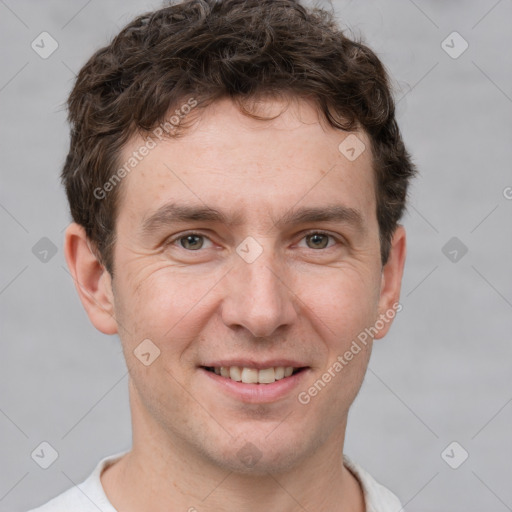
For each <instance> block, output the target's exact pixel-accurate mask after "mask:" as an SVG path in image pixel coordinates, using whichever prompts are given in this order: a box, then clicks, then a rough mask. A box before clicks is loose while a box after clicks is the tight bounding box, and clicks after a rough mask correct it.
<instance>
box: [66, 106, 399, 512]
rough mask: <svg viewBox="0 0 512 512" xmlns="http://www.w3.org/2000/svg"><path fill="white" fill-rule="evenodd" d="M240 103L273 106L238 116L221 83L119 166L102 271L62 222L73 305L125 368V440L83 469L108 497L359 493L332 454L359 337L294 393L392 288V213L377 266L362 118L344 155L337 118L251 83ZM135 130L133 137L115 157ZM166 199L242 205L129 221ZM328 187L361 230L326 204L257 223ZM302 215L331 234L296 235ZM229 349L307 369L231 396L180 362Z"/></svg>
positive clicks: (127, 502)
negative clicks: (154, 225)
mask: <svg viewBox="0 0 512 512" xmlns="http://www.w3.org/2000/svg"><path fill="white" fill-rule="evenodd" d="M258 108H260V109H261V111H258V113H260V114H262V115H265V116H267V115H276V114H278V113H280V112H281V114H280V115H279V116H278V117H277V118H276V119H274V120H272V121H261V120H254V119H251V118H249V117H246V116H244V115H243V114H242V113H240V111H239V110H238V109H237V108H236V106H235V104H234V103H232V102H231V101H230V100H228V99H225V100H220V101H217V102H216V103H214V104H213V105H211V106H209V107H208V108H207V109H205V110H203V111H201V113H200V115H199V114H198V115H196V116H195V122H194V124H193V125H192V126H191V127H190V128H188V129H187V132H186V134H185V135H184V136H183V137H182V138H180V139H176V140H166V141H163V142H160V143H159V144H158V145H157V147H156V148H154V149H153V150H152V151H150V153H149V154H148V155H147V156H146V157H145V158H144V159H143V160H142V161H141V162H140V163H139V164H138V166H137V167H136V169H134V170H133V171H132V172H131V173H130V174H129V175H128V176H127V177H126V178H124V181H123V183H122V187H123V194H122V201H121V207H120V211H119V213H118V219H117V224H116V231H117V242H116V246H115V249H114V277H113V278H112V277H111V275H110V274H109V273H108V272H107V271H106V270H105V269H104V267H103V266H102V265H101V263H100V262H99V261H98V259H97V258H96V257H95V256H94V252H93V251H91V249H90V244H89V243H88V241H87V239H86V237H85V234H84V230H83V228H82V227H81V226H79V225H77V224H71V225H70V226H69V227H68V229H67V231H66V240H65V254H66V259H67V262H68V265H69V268H70V271H71V273H72V275H73V277H74V279H75V282H76V286H77V290H78V293H79V295H80V298H81V301H82V303H83V305H84V308H85V310H86V311H87V314H88V316H89V318H90V320H91V322H92V323H93V325H94V326H95V327H96V328H97V329H99V330H100V331H101V332H103V333H106V334H115V333H118V334H119V336H120V339H121V342H122V346H123V351H124V355H125V358H126V362H127V366H128V369H129V377H130V378H129V391H130V406H131V412H132V428H133V449H132V451H131V452H130V453H129V454H127V455H126V456H124V457H123V458H122V459H121V460H120V461H119V462H117V463H116V464H114V465H112V466H110V467H109V468H108V469H107V470H106V471H104V472H103V474H102V476H101V482H102V484H103V487H104V489H105V492H106V494H107V496H108V498H109V499H110V501H111V502H112V504H113V505H114V507H115V508H117V509H118V510H123V511H124V512H132V511H134V512H135V511H139V512H140V511H142V510H152V511H155V512H159V511H162V512H163V511H166V512H168V511H169V509H170V508H171V509H172V510H183V511H187V510H189V511H190V512H193V511H194V510H197V511H200V512H203V511H205V512H208V511H220V510H222V511H235V510H244V511H247V512H252V511H255V512H256V511H257V512H259V511H261V510H279V511H282V512H292V511H297V510H309V511H330V512H332V511H342V510H343V511H355V512H362V511H364V510H365V508H364V507H365V504H364V498H363V494H362V490H361V487H360V485H359V483H358V481H357V479H356V478H355V477H354V475H352V473H351V472H350V471H349V470H348V469H347V468H346V467H344V466H343V461H342V453H343V445H344V437H345V430H346V424H347V415H348V411H349V408H350V406H351V404H352V402H353V401H354V399H355V397H356V395H357V393H358V391H359V389H360V387H361V384H362V381H363V378H364V375H365V372H366V369H367V365H368V360H369V357H370V354H371V347H372V343H371V341H370V342H369V343H368V345H367V346H366V347H363V350H361V352H359V353H358V354H357V355H355V356H354V358H353V359H352V360H351V361H350V363H349V364H347V365H346V366H345V367H344V368H343V370H342V371H341V372H339V373H337V374H336V377H335V378H333V379H332V380H331V382H329V383H328V384H327V385H326V386H325V387H324V388H323V389H322V390H321V392H319V393H318V394H317V396H315V397H314V398H312V399H311V401H310V402H309V403H308V404H301V403H300V402H299V401H298V400H297V394H298V393H299V392H300V391H304V390H307V389H308V388H309V387H310V386H311V385H312V384H313V383H314V382H315V381H316V380H317V379H319V378H321V376H322V374H324V373H325V372H326V371H327V369H328V368H329V367H332V365H333V363H334V361H336V358H337V357H338V356H339V355H343V354H344V353H345V352H346V351H347V350H348V349H349V347H350V345H351V343H352V341H353V340H354V339H356V338H357V335H358V334H359V333H360V332H361V331H363V330H364V329H365V328H367V327H370V326H373V325H374V324H375V322H376V321H377V320H378V319H379V315H381V314H384V313H385V312H386V311H388V310H391V309H392V308H393V304H395V305H396V303H397V302H398V300H399V296H400V285H401V279H402V273H403V267H404V262H405V255H406V237H405V230H404V228H403V227H402V226H398V228H397V229H396V231H395V234H394V237H393V239H392V247H391V251H390V257H389V259H388V262H387V263H386V265H385V266H384V267H382V265H381V261H380V245H379V231H378V223H377V217H376V199H375V185H374V175H373V170H372V164H371V154H370V153H371V152H370V150H369V148H370V142H369V140H368V138H367V137H366V135H365V134H364V133H358V134H357V136H358V137H359V138H360V139H361V140H362V141H364V143H365V145H366V148H367V150H366V151H364V152H363V153H362V154H361V155H360V156H359V157H358V158H357V159H356V160H355V161H353V162H351V161H349V160H348V159H347V158H346V157H345V156H344V155H343V154H342V153H341V152H340V151H339V150H338V146H339V144H340V142H342V141H343V140H344V138H345V137H346V136H347V133H346V132H343V131H341V130H337V129H334V128H332V127H330V126H328V125H327V124H326V123H325V122H324V121H323V120H321V119H320V117H319V115H318V113H317V110H316V109H315V107H314V105H313V104H311V103H309V102H308V101H306V100H303V99H300V100H299V99H292V101H291V102H289V103H288V104H285V103H283V101H282V100H279V101H278V100H276V99H267V100H265V101H262V102H261V104H260V105H259V107H258ZM198 110H199V109H198ZM189 115H193V114H192V113H191V114H189ZM142 143H143V140H142V139H140V138H134V139H133V140H132V141H131V142H130V144H129V145H127V146H126V148H125V155H124V156H126V157H128V156H129V155H130V154H131V152H132V151H134V150H135V149H136V148H138V147H140V145H141V144H142ZM167 202H179V203H182V204H189V205H199V206H204V205H208V206H210V207H212V208H216V209H218V210H222V211H225V212H226V213H227V214H230V213H238V214H241V215H242V217H241V221H240V222H239V223H238V224H234V225H224V224H221V223H218V222H211V221H208V222H205V221H194V222H186V223H179V224H178V223H169V224H166V225H164V226H162V227H161V229H159V230H158V232H155V233H152V234H150V235H147V234H146V235H143V234H142V232H141V226H142V222H143V220H144V219H147V218H148V217H149V216H150V215H151V214H152V213H153V212H154V211H155V210H156V209H157V208H158V207H159V206H161V205H163V204H165V203H167ZM334 204H335V205H344V206H346V207H350V208H354V209H356V210H358V211H359V212H360V214H361V216H362V219H363V227H364V229H358V228H357V227H356V226H355V225H351V224H348V223H345V222H339V221H336V222H332V221H330V222H326V221H322V222H313V223H308V224H297V225H288V226H280V225H278V224H275V222H276V221H277V220H278V219H280V218H282V216H283V215H284V214H285V213H287V212H289V211H290V210H292V209H293V208H298V207H302V206H314V207H324V206H326V205H334ZM189 230H193V231H194V232H196V233H198V234H199V235H204V236H205V238H201V237H199V238H198V239H193V242H195V245H193V247H197V246H198V245H199V246H200V245H201V242H202V243H203V245H202V247H200V248H199V249H195V250H194V249H191V248H190V245H187V243H186V242H187V240H186V239H185V240H184V239H183V238H181V239H180V238H179V237H177V236H176V235H181V236H184V235H183V234H184V233H185V234H186V233H187V231H189ZM311 230H312V231H313V232H314V230H322V231H327V232H328V233H329V234H330V235H332V236H334V237H337V238H338V239H339V240H337V239H336V238H330V237H327V239H324V238H323V237H320V240H318V238H314V237H313V238H312V237H308V236H306V235H305V232H306V231H307V232H310V231H311ZM248 236H251V237H253V238H254V239H255V240H257V241H258V243H259V244H260V245H261V247H262V249H263V252H262V253H261V255H260V256H259V257H258V258H257V259H256V260H255V261H254V262H252V263H247V262H246V261H245V260H244V259H242V258H241V257H240V256H239V255H238V254H237V252H236V248H237V246H238V245H239V244H240V243H241V242H242V241H243V240H244V239H245V238H246V237H248ZM170 239H172V240H171V241H170V243H168V244H167V245H166V242H169V240H170ZM326 240H327V241H328V244H327V247H325V248H324V246H323V245H322V244H323V243H324V242H325V241H326ZM183 243H185V247H183ZM391 323H392V322H391V321H389V322H384V327H383V328H382V329H381V330H380V332H379V333H378V334H377V335H376V336H375V339H379V338H382V337H383V336H384V335H385V334H386V333H387V331H388V329H389V327H390V325H391ZM148 338H149V339H150V340H152V342H153V343H154V344H155V345H156V346H158V348H159V350H160V356H159V357H158V358H157V359H156V360H155V361H154V362H153V363H152V364H151V365H149V366H145V365H144V364H142V363H141V362H140V361H139V359H137V358H136V357H135V355H134V353H133V351H134V350H135V348H136V347H137V346H138V345H139V344H140V343H141V341H142V340H144V339H148ZM236 356H245V357H252V358H253V359H254V360H255V361H257V360H261V359H264V358H265V359H269V358H277V357H289V358H294V359H298V360H300V361H303V362H306V364H307V365H308V366H309V367H310V369H309V370H308V373H307V375H306V376H305V377H304V378H303V382H302V383H301V386H300V388H298V389H294V390H293V391H292V392H290V393H289V394H288V395H287V396H285V397H284V398H281V399H279V400H278V401H275V402H271V403H264V404H256V403H244V402H242V401H240V400H237V399H235V398H233V397H231V396H228V395H227V394H225V393H224V392H222V391H221V390H220V389H219V387H218V386H213V385H212V383H211V381H210V379H209V378H208V377H207V376H205V375H204V373H203V371H202V370H200V369H198V365H200V364H201V363H204V362H205V361H212V360H214V359H221V358H229V357H236ZM248 442H249V443H252V445H254V446H255V447H256V449H257V452H258V454H259V455H260V459H259V460H258V462H257V463H256V465H254V466H252V467H248V465H247V464H246V463H245V462H244V461H243V460H242V459H241V458H240V457H239V455H238V451H239V450H240V449H242V448H243V447H244V446H246V444H247V443H248ZM192 507H194V508H192Z"/></svg>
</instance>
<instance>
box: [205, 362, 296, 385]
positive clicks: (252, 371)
mask: <svg viewBox="0 0 512 512" xmlns="http://www.w3.org/2000/svg"><path fill="white" fill-rule="evenodd" d="M203 368H204V369H205V370H207V371H209V372H213V373H215V374H217V375H220V376H221V377H225V378H227V379H230V380H234V381H236V382H242V383H244V384H272V383H273V382H276V381H278V380H281V379H285V378H287V377H290V376H291V375H294V374H295V373H298V372H300V371H302V370H304V369H305V368H304V367H303V368H294V367H293V366H276V367H270V368H261V369H257V368H246V367H241V366H220V367H216V366H205V367H203Z"/></svg>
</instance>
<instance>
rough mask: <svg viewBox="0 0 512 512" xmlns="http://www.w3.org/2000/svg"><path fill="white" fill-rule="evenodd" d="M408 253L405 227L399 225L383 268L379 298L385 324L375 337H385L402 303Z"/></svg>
mask: <svg viewBox="0 0 512 512" xmlns="http://www.w3.org/2000/svg"><path fill="white" fill-rule="evenodd" d="M405 254H406V236H405V228H404V227H403V226H402V225H400V224H399V225H398V226H397V228H396V230H395V233H394V234H393V238H392V240H391V248H390V251H389V258H388V261H387V262H386V264H385V265H384V267H383V268H382V278H381V286H380V298H379V319H381V322H380V323H381V324H384V326H383V327H382V329H379V332H378V333H377V334H376V335H375V339H380V338H383V337H384V336H385V335H386V334H387V332H388V331H389V328H390V327H391V324H392V323H393V319H394V317H395V315H396V313H397V312H398V311H401V309H402V305H401V304H399V300H400V288H401V286H402V275H403V272H404V265H405Z"/></svg>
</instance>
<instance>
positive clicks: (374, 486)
mask: <svg viewBox="0 0 512 512" xmlns="http://www.w3.org/2000/svg"><path fill="white" fill-rule="evenodd" d="M125 453H127V451H124V452H119V453H116V454H114V455H109V456H108V457H105V458H104V459H102V460H101V461H100V462H98V465H97V466H96V467H95V468H94V471H93V472H92V473H91V474H90V475H89V477H87V478H86V479H85V480H84V481H83V482H82V483H81V484H78V485H77V486H75V487H72V488H71V489H68V490H67V491H65V492H63V493H62V494H60V495H59V496H57V497H55V498H53V499H51V500H50V501H48V502H47V503H45V504H44V505H42V506H40V507H38V508H35V509H32V510H29V511H28V512H98V510H101V512H118V511H117V510H116V509H115V508H114V507H113V506H112V504H111V503H110V501H108V498H107V496H106V494H105V491H104V490H103V486H102V485H101V480H100V475H101V473H102V471H103V470H104V469H106V468H107V466H109V465H110V464H113V463H114V462H116V461H117V460H118V459H120V458H121V457H122V456H123V455H124V454H125ZM343 463H344V465H345V467H347V468H348V469H349V470H350V471H351V472H352V473H353V474H354V476H355V477H356V478H357V479H358V480H359V482H360V483H361V487H362V488H363V493H364V499H365V502H366V512H399V511H403V509H402V505H401V503H400V500H399V499H398V498H397V497H396V496H395V495H394V494H393V493H392V492H391V491H390V490H389V489H387V488H386V487H384V486H383V485H381V484H379V483H378V482H377V481H376V480H375V479H374V478H373V477H372V476H371V475H370V474H369V473H367V472H366V471H365V470H364V469H363V468H362V467H361V466H359V465H358V464H356V463H354V462H352V461H351V460H350V459H349V458H348V457H347V456H346V455H345V454H343Z"/></svg>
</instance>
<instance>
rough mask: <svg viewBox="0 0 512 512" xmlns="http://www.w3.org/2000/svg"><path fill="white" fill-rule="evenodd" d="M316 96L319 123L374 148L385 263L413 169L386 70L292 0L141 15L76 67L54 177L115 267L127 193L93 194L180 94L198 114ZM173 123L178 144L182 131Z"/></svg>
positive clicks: (192, 1)
mask: <svg viewBox="0 0 512 512" xmlns="http://www.w3.org/2000/svg"><path fill="white" fill-rule="evenodd" d="M284 93H286V94H290V95H292V96H294V97H305V98H309V99H313V100H314V102H315V105H316V106H317V108H318V111H319V112H321V113H322V114H323V116H324V119H326V120H327V121H328V123H329V124H330V125H331V126H332V127H334V128H338V129H341V130H345V131H353V130H362V131H364V132H365V133H366V134H367V135H368V137H369V140H370V142H371V151H372V158H373V162H372V163H373V170H374V173H375V177H376V191H375V193H376V204H377V206H376V209H377V211H376V215H377V220H378V224H379V237H380V251H381V262H382V265H384V264H385V263H386V262H387V260H388V257H389V251H390V247H391V239H392V236H393V233H394V231H395V229H396V227H397V225H398V221H399V220H400V218H401V216H402V214H403V211H404V209H405V206H406V197H407V188H408V184H409V180H410V178H411V177H412V176H413V175H415V174H416V172H417V171H416V168H415V166H414V164H413V163H412V162H411V158H410V155H409V154H408V152H407V151H406V149H405V146H404V144H403V141H402V138H401V135H400V131H399V128H398V125H397V122H396V119H395V114H394V112H395V105H394V100H393V97H392V93H391V87H390V81H389V77H388V75H387V72H386V70H385V68H384V66H383V64H382V63H381V61H380V60H379V59H378V57H377V56H376V55H375V53H374V52H373V51H372V50H371V49H369V48H368V47H367V46H365V45H364V44H362V42H361V41H355V40H352V39H350V38H348V37H347V36H346V35H345V34H344V33H343V31H342V30H341V29H340V27H339V26H338V25H337V23H336V22H335V19H334V17H333V15H332V14H331V13H329V12H327V11H324V10H321V9H308V8H306V7H305V6H303V5H301V4H300V2H299V1H297V0H188V1H184V2H181V3H177V4H173V3H170V4H168V5H166V6H165V7H162V8H161V9H159V10H156V11H154V12H149V13H146V14H143V15H141V16H138V17H137V18H135V19H134V20H133V21H132V22H131V23H129V24H128V25H127V26H126V27H125V28H123V29H122V30H121V32H120V33H119V34H118V35H117V36H116V37H115V38H114V39H113V40H112V42H111V43H110V44H109V45H107V46H105V47H103V48H101V49H100V50H98V51H97V52H96V53H94V55H92V57H91V58H90V59H89V60H88V62H87V63H86V64H85V65H84V66H83V67H82V69H81V70H80V72H79V74H78V76H77V78H76V82H75V84H74V87H73V89H72V91H71V93H70V95H69V98H68V101H67V106H68V120H69V123H70V127H71V140H70V148H69V153H68V155H67V158H66V161H65V164H64V167H63V170H62V174H61V178H62V182H63V184H64V186H65V188H66V194H67V197H68V201H69V205H70V209H71V215H72V218H73V220H74V221H75V222H76V223H78V224H80V225H82V226H83V227H84V229H85V232H86V234H87V237H88V239H89V240H90V241H91V242H92V243H93V247H94V248H95V249H97V254H98V257H99V259H100V260H101V262H102V264H103V265H104V266H105V268H106V269H107V270H108V271H109V272H110V273H112V272H113V261H112V258H113V251H112V249H113V246H114V244H115V240H116V236H115V220H116V215H117V212H118V208H119V203H120V194H121V190H122V187H121V186H118V187H115V188H113V190H112V191H111V192H110V193H109V194H108V195H105V197H100V198H98V194H97V193H95V190H98V187H99V188H101V187H102V186H103V184H105V183H106V182H108V180H109V177H111V176H113V175H114V174H115V172H116V168H118V167H119V165H120V161H119V159H120V154H121V151H122V149H123V148H124V147H125V145H126V144H127V143H128V142H129V141H130V139H131V138H132V137H133V136H134V135H135V134H139V135H147V134H149V133H150V132H151V131H152V130H154V129H155V127H157V126H159V125H161V124H162V123H163V122H165V118H166V115H168V113H169V112H170V111H172V109H174V108H176V107H177V106H179V105H180V104H182V103H183V102H184V101H186V98H190V97H191V96H192V97H193V98H195V100H197V102H198V105H199V107H200V108H205V107H206V106H208V105H209V104H211V103H212V102H214V101H216V100H218V99H220V98H225V97H228V98H231V99H232V100H233V101H235V102H236V103H237V104H238V105H239V108H240V109H241V110H242V111H243V112H244V114H246V115H249V116H251V117H256V118H259V119H261V118H260V117H259V116H252V115H251V113H250V112H249V111H247V110H246V109H245V108H243V107H242V102H244V101H246V100H251V99H254V98H256V97H264V96H275V95H281V94H284ZM185 128H186V125H180V127H179V130H177V131H174V132H173V134H172V135H170V136H173V137H178V136H181V135H182V134H183V133H184V132H185Z"/></svg>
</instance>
